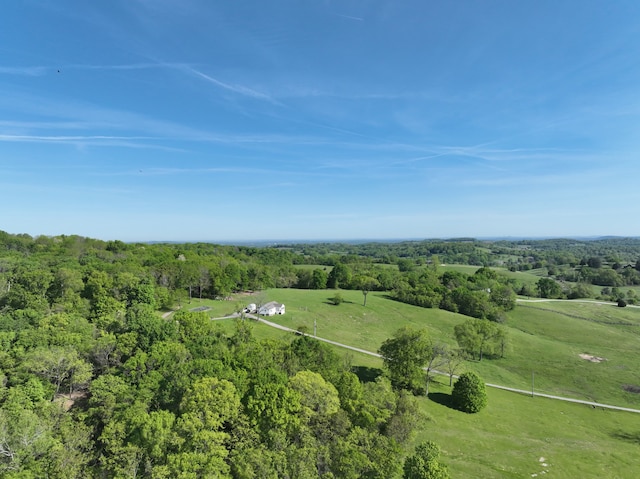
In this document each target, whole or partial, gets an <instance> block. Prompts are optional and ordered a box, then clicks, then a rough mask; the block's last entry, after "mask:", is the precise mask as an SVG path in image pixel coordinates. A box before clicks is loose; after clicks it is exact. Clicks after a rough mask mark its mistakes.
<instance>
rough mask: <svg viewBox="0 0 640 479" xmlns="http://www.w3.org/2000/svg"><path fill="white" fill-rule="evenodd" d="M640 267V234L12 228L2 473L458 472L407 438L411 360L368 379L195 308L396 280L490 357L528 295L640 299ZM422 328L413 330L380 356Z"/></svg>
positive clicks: (335, 357) (320, 347) (3, 319)
mask: <svg viewBox="0 0 640 479" xmlns="http://www.w3.org/2000/svg"><path fill="white" fill-rule="evenodd" d="M639 259H640V240H636V239H620V238H609V239H601V240H593V241H577V240H538V241H496V242H490V241H479V240H475V239H471V238H460V239H455V240H450V241H442V240H434V241H419V242H418V241H416V242H401V243H363V244H346V243H345V244H341V243H332V244H329V243H317V244H300V245H284V244H283V245H273V246H269V247H251V246H231V245H216V244H208V243H194V244H169V243H157V244H147V243H134V244H130V243H124V242H121V241H101V240H96V239H90V238H84V237H79V236H56V237H47V236H38V237H31V236H29V235H15V234H9V233H5V232H0V475H1V476H2V477H7V478H44V477H46V478H62V477H65V478H76V477H77V478H80V477H82V478H86V477H94V478H131V477H150V478H200V477H233V478H258V477H259V478H292V479H294V478H295V479H298V478H317V477H321V478H360V477H364V478H393V477H412V478H413V477H425V478H426V477H434V478H435V477H442V478H444V477H448V472H447V468H446V466H445V465H443V464H440V463H439V451H438V447H437V445H436V444H433V443H431V442H423V443H421V444H419V445H418V446H417V447H415V448H413V446H412V442H411V440H412V437H413V434H414V433H415V430H416V428H417V427H419V424H420V422H421V420H422V417H421V414H420V412H419V407H418V405H417V400H416V397H415V394H423V393H424V392H425V391H424V387H425V386H424V382H423V381H422V379H421V378H420V377H419V378H416V377H415V368H414V369H411V368H410V369H408V370H398V368H397V366H398V365H399V364H400V359H398V361H396V362H394V361H386V367H385V370H384V371H385V373H384V374H381V375H376V377H375V378H371V377H368V378H364V377H359V376H358V375H357V374H356V372H357V371H355V370H354V368H352V365H351V364H350V363H349V361H348V360H346V359H345V358H344V357H343V356H341V355H339V354H338V353H336V352H335V350H334V349H332V348H330V347H329V346H327V345H326V344H323V343H321V342H319V341H317V340H314V339H312V338H310V337H308V336H305V335H293V334H292V335H290V338H289V339H287V340H280V339H258V338H256V337H255V336H254V334H253V325H252V322H251V321H250V320H247V319H243V317H242V316H240V317H238V318H237V319H236V320H235V324H234V327H233V328H231V329H230V328H225V327H223V326H222V325H220V324H219V323H217V322H215V321H211V320H210V318H209V315H208V314H207V313H205V312H195V311H190V309H192V308H190V303H192V302H194V301H195V300H196V299H201V298H208V299H217V300H220V301H228V302H229V303H230V305H231V309H233V310H234V311H238V312H240V311H241V310H242V308H243V307H244V306H245V305H244V304H243V303H241V302H240V301H236V300H231V299H232V298H234V297H235V296H234V295H235V294H237V293H244V292H256V291H261V290H264V289H267V288H299V289H329V290H333V292H329V293H328V294H330V295H335V297H336V298H339V290H341V289H342V290H356V291H361V292H362V299H363V303H364V304H366V299H367V294H368V293H369V292H371V291H377V292H385V294H386V295H387V297H388V299H389V300H390V301H399V302H403V303H409V304H413V305H416V306H421V307H425V308H437V309H443V310H446V311H451V312H456V313H459V314H463V315H466V316H468V317H469V320H468V321H467V322H465V323H463V324H460V325H459V327H456V332H455V334H456V339H457V340H458V344H459V345H460V348H461V350H462V351H463V352H464V353H466V354H467V355H469V357H472V358H476V359H477V360H481V359H482V357H483V356H486V355H489V356H491V355H493V356H500V355H501V354H502V350H501V346H502V347H503V346H504V341H503V339H504V335H502V333H501V331H502V330H501V323H504V322H505V321H506V313H507V312H508V311H510V310H512V309H513V308H514V307H515V304H516V297H517V295H523V296H529V297H531V296H536V297H545V298H581V297H591V298H600V299H606V300H610V301H618V306H625V305H626V304H633V303H635V302H636V300H637V296H636V290H635V289H634V286H637V285H639V284H640V273H639V272H638V269H639V268H640V260H639ZM450 265H474V266H476V268H474V269H473V272H469V273H467V272H464V271H460V270H456V269H455V268H453V269H452V268H450ZM534 273H535V274H534ZM518 274H521V275H523V279H520V277H519V276H518ZM524 275H526V276H524ZM358 294H359V293H358ZM229 300H231V301H229ZM412 334H417V336H416V338H415V339H416V340H415V341H408V342H405V343H403V342H402V341H405V340H407V338H408V337H410V336H411V335H412ZM483 338H484V339H483ZM422 339H423V338H422ZM422 339H421V337H420V333H419V332H415V331H404V332H403V331H399V332H398V333H397V335H396V336H395V337H394V338H390V339H389V340H388V341H387V342H385V343H384V344H383V345H381V351H384V352H385V356H386V357H391V356H392V355H393V354H395V353H398V352H404V351H407V350H408V348H409V346H407V347H400V346H398V344H400V345H402V344H411V345H412V346H411V347H414V348H415V347H417V346H416V344H420V341H421V340H422ZM485 339H486V341H485ZM394 341H395V342H394ZM385 348H386V349H385ZM389 348H391V349H389ZM394 348H395V349H394ZM387 352H388V354H387ZM394 352H395V353H394ZM433 352H434V348H433V347H432V345H431V344H427V345H426V346H425V347H424V348H423V349H422V350H421V352H420V351H417V352H416V356H415V357H419V358H420V359H419V360H417V361H418V362H419V363H420V364H421V365H422V364H427V363H428V361H429V356H430V355H431V357H433ZM400 357H401V355H399V356H398V358H400ZM399 371H400V372H399ZM427 379H428V374H427ZM471 379H472V380H471V383H472V384H476V385H477V384H478V379H477V378H471ZM426 387H428V381H427V386H426ZM481 403H482V401H479V402H478V404H481ZM445 462H446V461H445Z"/></svg>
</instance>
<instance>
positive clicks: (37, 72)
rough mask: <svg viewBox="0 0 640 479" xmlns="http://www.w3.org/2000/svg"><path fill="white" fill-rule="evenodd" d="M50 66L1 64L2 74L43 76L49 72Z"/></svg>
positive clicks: (0, 70)
mask: <svg viewBox="0 0 640 479" xmlns="http://www.w3.org/2000/svg"><path fill="white" fill-rule="evenodd" d="M48 70H49V68H48V67H44V66H29V67H15V66H10V67H8V66H0V75H23V76H32V77H35V76H41V75H44V74H46V73H47V71H48Z"/></svg>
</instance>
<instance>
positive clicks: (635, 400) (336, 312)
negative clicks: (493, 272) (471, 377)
mask: <svg viewBox="0 0 640 479" xmlns="http://www.w3.org/2000/svg"><path fill="white" fill-rule="evenodd" d="M263 294H264V296H265V298H266V299H267V300H275V301H279V302H283V303H285V304H286V306H287V314H286V315H284V316H276V317H275V318H274V321H276V322H278V323H279V324H282V325H284V326H287V327H290V328H293V329H297V328H298V327H300V326H304V327H306V328H307V330H308V331H309V332H313V330H314V322H315V325H316V327H317V334H318V336H321V337H324V338H327V339H332V340H334V341H338V342H341V343H344V344H348V345H351V346H356V347H359V348H363V349H366V350H369V351H377V350H378V348H379V347H380V345H381V344H382V342H383V341H384V340H386V339H387V338H389V337H390V336H391V335H393V333H394V332H395V331H396V330H397V329H398V328H400V327H403V326H410V327H413V328H425V329H427V331H428V332H429V334H430V336H431V338H432V339H433V340H434V341H441V342H445V343H448V344H450V345H454V346H455V344H456V343H455V339H454V336H453V328H454V326H455V325H456V324H459V323H461V322H463V321H466V320H467V319H468V318H467V317H465V316H462V315H459V314H455V313H450V312H448V311H442V310H438V309H424V308H419V307H415V306H411V305H407V304H403V303H399V302H396V301H392V300H390V299H388V298H387V297H386V296H385V295H384V294H383V293H369V295H368V297H367V306H366V307H364V306H363V299H364V298H363V295H362V293H361V292H360V291H340V294H341V295H342V296H343V297H344V299H345V302H344V303H343V304H341V305H339V306H334V305H332V304H330V303H329V301H328V300H329V298H330V297H331V296H333V295H334V294H335V291H327V290H320V291H317V290H295V289H273V290H268V291H266V292H265V293H263ZM247 302H249V299H248V298H247ZM227 303H231V302H227ZM227 309H228V310H229V311H232V310H233V307H232V306H231V304H229V305H228V307H227ZM212 316H213V314H212ZM506 328H507V330H508V334H509V341H510V347H509V349H508V350H507V353H506V356H505V358H503V359H492V360H483V361H482V362H467V363H466V365H465V367H466V369H468V370H473V371H476V372H478V373H479V374H480V375H481V376H482V377H483V378H484V379H485V380H486V381H487V382H493V383H498V384H503V385H505V386H511V387H517V388H523V389H529V388H530V387H531V376H532V372H535V386H536V390H537V391H540V392H546V393H550V394H559V395H567V396H570V397H575V398H577V399H588V400H592V401H597V402H603V403H612V404H615V405H619V406H627V407H634V408H640V395H638V394H633V393H629V392H626V391H625V390H624V389H623V386H624V385H640V377H638V374H637V367H636V365H637V364H640V347H638V344H639V343H640V341H639V340H640V337H639V335H640V309H637V308H634V309H632V308H616V307H614V306H609V305H598V304H595V303H574V302H563V303H560V302H551V303H522V304H519V305H518V306H517V307H516V309H515V310H514V311H512V312H510V313H509V318H508V321H507V324H506ZM581 353H588V354H592V355H595V356H600V357H604V358H606V361H603V362H601V363H598V364H596V363H591V362H589V361H585V360H584V359H581V358H580V356H579V354H581Z"/></svg>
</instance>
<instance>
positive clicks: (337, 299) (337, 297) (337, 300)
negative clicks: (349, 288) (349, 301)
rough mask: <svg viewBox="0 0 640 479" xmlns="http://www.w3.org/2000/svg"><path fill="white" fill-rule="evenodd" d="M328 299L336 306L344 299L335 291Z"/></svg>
mask: <svg viewBox="0 0 640 479" xmlns="http://www.w3.org/2000/svg"><path fill="white" fill-rule="evenodd" d="M329 301H330V302H331V304H333V305H335V306H338V305H339V304H341V303H342V302H343V301H344V298H343V297H342V295H341V294H340V293H336V294H335V296H333V297H332V298H329Z"/></svg>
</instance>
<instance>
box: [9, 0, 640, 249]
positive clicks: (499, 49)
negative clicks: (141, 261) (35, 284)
mask: <svg viewBox="0 0 640 479" xmlns="http://www.w3.org/2000/svg"><path fill="white" fill-rule="evenodd" d="M639 147H640V2H637V1H636V0H633V1H614V2H606V1H593V2H585V1H582V0H580V1H562V0H556V1H545V0H536V1H517V2H515V1H512V0H505V1H498V0H487V1H445V0H438V1H432V0H405V1H398V0H366V1H365V0H359V1H355V0H354V1H352V0H339V1H338V0H336V1H333V0H273V1H269V2H265V1H263V0H234V1H209V0H110V1H108V2H87V1H81V0H75V1H73V0H69V1H63V0H61V1H56V2H50V1H45V0H39V1H36V0H23V1H20V2H7V3H6V4H5V5H3V13H2V15H1V16H0V191H1V192H2V206H0V229H1V230H4V231H8V232H10V233H29V234H31V235H40V234H45V235H57V234H67V235H69V234H79V235H83V236H90V237H94V238H101V239H121V240H124V241H146V240H175V241H197V240H203V241H205V240H211V241H233V240H243V241H246V240H256V239H273V240H281V239H299V240H304V239H356V238H357V239H362V238H367V239H390V238H436V237H456V236H474V237H487V236H578V235H625V236H626V235H628V236H632V235H640V223H639V222H638V221H637V207H638V204H640V187H638V185H639V180H640V161H638V160H639V154H640V153H639V152H640V148H639Z"/></svg>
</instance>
